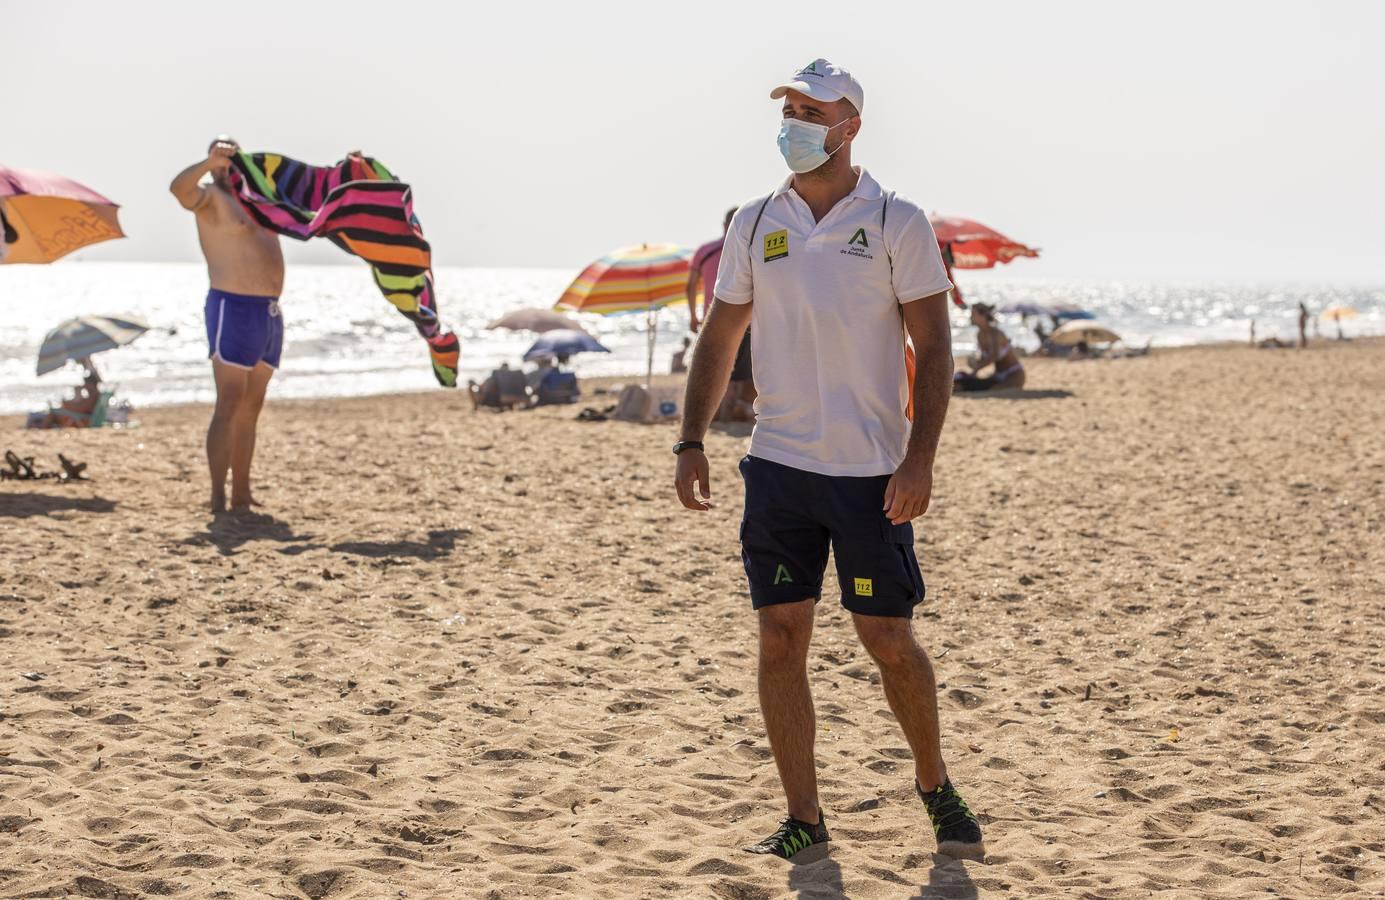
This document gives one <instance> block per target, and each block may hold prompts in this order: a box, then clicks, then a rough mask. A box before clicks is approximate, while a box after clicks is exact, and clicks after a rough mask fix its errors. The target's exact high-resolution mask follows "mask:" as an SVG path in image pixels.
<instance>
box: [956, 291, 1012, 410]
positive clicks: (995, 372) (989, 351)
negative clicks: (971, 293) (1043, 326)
mask: <svg viewBox="0 0 1385 900" xmlns="http://www.w3.org/2000/svg"><path fill="white" fill-rule="evenodd" d="M971 324H973V325H975V326H976V347H977V351H978V353H977V355H976V357H975V360H974V363H973V365H972V367H971V371H970V372H957V373H956V374H955V375H954V376H953V379H952V382H953V383H952V388H953V390H954V391H991V390H998V389H1000V388H1022V387H1024V364H1023V363H1021V362H1020V358H1019V354H1018V353H1016V352H1015V348H1014V347H1012V346H1010V339H1009V338H1007V337H1006V336H1005V332H1003V331H1001V330H1000V329H999V328H997V327H996V324H995V307H994V306H989V305H987V304H985V303H973V304H972V305H971ZM987 366H991V367H992V371H991V374H990V375H987V376H986V377H984V378H983V377H981V376H980V374H978V373H980V371H981V370H982V369H984V368H986V367H987Z"/></svg>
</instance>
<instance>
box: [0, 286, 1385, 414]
mask: <svg viewBox="0 0 1385 900" xmlns="http://www.w3.org/2000/svg"><path fill="white" fill-rule="evenodd" d="M575 274H576V273H575V272H574V271H572V270H568V269H473V268H441V269H438V270H437V271H436V273H435V277H436V283H437V290H438V306H439V310H440V312H441V315H442V319H443V321H444V322H445V324H447V325H448V326H449V327H451V328H453V329H455V330H456V332H457V335H458V337H459V338H460V339H461V345H462V357H461V373H462V375H461V377H462V380H463V383H465V380H466V379H468V378H476V379H478V380H479V379H481V378H483V377H484V376H485V375H486V373H488V372H490V371H491V370H492V369H494V368H496V367H497V366H499V365H500V364H501V363H502V362H508V363H510V364H511V365H512V366H518V365H519V364H520V357H521V356H522V355H523V353H524V351H525V350H526V349H528V347H529V345H530V343H532V341H533V339H534V335H531V334H527V333H515V332H509V331H489V330H487V329H486V324H487V323H488V322H490V321H492V320H493V319H495V318H496V317H498V316H500V315H501V314H502V313H504V312H506V311H508V310H511V309H517V308H520V307H530V306H536V307H549V306H551V305H552V304H553V302H554V301H555V300H556V299H557V298H558V296H559V295H561V294H562V292H563V289H564V288H565V287H566V286H567V284H568V283H569V282H570V281H571V279H572V278H573V276H574V275H575ZM957 280H958V282H959V283H960V284H961V286H962V288H963V290H964V293H965V296H966V298H967V300H968V301H983V302H986V303H993V304H995V305H997V306H1001V307H1004V306H1005V305H1007V304H1012V303H1039V304H1059V303H1067V304H1075V305H1077V306H1081V307H1083V308H1086V309H1089V310H1091V311H1092V312H1094V313H1095V314H1096V316H1097V320H1098V321H1099V322H1100V323H1101V324H1103V325H1105V326H1107V327H1109V328H1111V329H1113V330H1115V331H1116V332H1117V333H1119V334H1120V335H1122V337H1123V338H1124V339H1125V342H1126V343H1127V344H1129V345H1131V346H1143V345H1144V344H1145V343H1146V342H1152V343H1153V345H1154V346H1156V347H1160V346H1164V347H1167V346H1174V345H1181V344H1192V343H1203V342H1213V341H1245V340H1247V339H1248V337H1249V327H1250V321H1251V320H1252V319H1253V320H1254V321H1255V322H1256V329H1257V332H1256V333H1257V336H1258V337H1259V338H1262V339H1263V338H1266V337H1273V336H1277V337H1279V338H1281V339H1285V340H1288V339H1291V338H1293V337H1295V336H1296V335H1297V316H1298V304H1299V302H1300V301H1301V302H1303V303H1306V304H1307V305H1308V308H1309V310H1310V311H1313V312H1318V311H1321V310H1323V309H1325V308H1327V307H1330V306H1337V305H1340V306H1351V307H1354V308H1356V309H1357V310H1358V311H1359V313H1360V315H1359V316H1358V317H1357V318H1355V319H1351V320H1348V321H1347V322H1345V323H1344V330H1345V331H1346V334H1347V335H1348V336H1349V337H1350V336H1356V335H1364V334H1380V333H1385V286H1382V287H1308V286H1298V287H1293V286H1276V285H1218V284H1201V285H1199V284H1157V283H1149V282H1095V281H1055V280H1034V279H1015V278H1009V277H1005V278H993V277H989V275H988V273H967V272H960V273H958V274H957ZM206 292H207V276H206V269H205V268H204V267H203V266H202V265H201V264H196V263H108V262H65V263H59V264H57V265H52V266H4V267H0V413H18V412H24V411H27V410H31V409H42V408H43V407H44V406H45V405H46V404H47V403H48V402H50V401H56V400H58V399H59V398H60V397H61V396H62V395H63V394H64V393H65V392H66V391H67V390H68V389H69V387H70V386H71V385H72V384H75V383H77V382H78V381H79V380H80V377H79V373H78V370H77V368H76V366H75V365H71V366H69V367H68V368H67V369H64V370H62V371H59V372H54V373H51V374H49V375H45V376H42V377H40V376H38V375H36V374H35V371H34V367H35V362H36V361H37V358H38V348H39V345H40V344H41V343H42V341H43V337H44V335H45V334H46V333H47V332H48V331H49V330H50V329H52V328H53V327H54V326H56V325H57V324H58V323H60V322H62V321H63V320H65V319H68V318H70V317H72V316H77V315H85V314H103V313H107V314H117V313H133V314H135V315H138V316H140V317H142V318H144V319H145V320H146V321H148V323H149V324H150V325H151V326H152V330H151V331H150V332H148V333H147V334H145V335H144V336H143V337H141V338H140V339H139V340H137V341H136V342H135V343H134V344H132V345H131V346H129V347H125V348H121V349H119V350H114V351H110V352H107V353H103V354H101V355H100V357H99V358H98V361H97V367H98V368H99V369H100V371H101V374H102V376H103V378H105V380H106V381H107V382H108V383H110V384H113V385H115V386H116V387H117V389H118V394H119V396H120V397H122V398H124V399H126V400H129V401H130V402H131V403H133V404H134V405H135V406H136V407H148V406H156V405H166V404H173V403H188V402H207V401H210V400H212V399H213V389H212V381H211V375H210V366H209V364H208V362H207V337H206V331H205V327H204V325H203V312H202V308H203V300H204V298H205V296H206ZM281 307H282V309H283V314H284V322H285V329H286V339H285V347H284V357H283V362H282V367H281V369H280V371H279V374H278V375H276V376H275V378H274V381H273V382H272V383H271V385H270V396H271V397H333V396H350V395H359V394H379V393H390V392H395V391H425V390H431V389H434V388H435V387H436V382H435V381H434V378H433V374H432V370H431V367H430V366H429V363H428V355H427V350H426V347H425V345H424V343H423V341H422V339H421V338H419V337H418V336H417V334H416V332H415V331H414V328H413V326H412V324H410V323H409V322H408V321H407V320H405V319H404V318H403V316H401V315H399V313H397V312H396V311H395V310H394V308H393V307H392V306H390V305H389V304H388V303H387V302H386V301H385V300H384V299H383V298H382V297H381V296H380V294H379V292H378V291H377V290H376V288H375V285H374V282H373V281H372V280H371V278H370V274H369V272H368V270H367V269H366V268H365V267H364V266H363V265H351V264H347V265H333V266H305V265H295V266H290V267H289V270H288V279H287V283H286V285H285V288H284V296H283V298H282V302H281ZM577 318H578V319H579V321H580V323H581V326H582V327H583V328H585V329H586V330H588V331H589V332H591V333H592V334H593V335H595V336H596V337H597V338H598V339H599V340H600V341H601V342H602V343H603V344H604V345H605V346H606V347H608V348H609V349H610V350H611V353H609V354H598V353H588V354H583V355H581V356H578V357H576V358H574V360H573V368H574V369H575V370H576V371H577V373H578V375H579V376H600V375H615V376H623V375H631V376H635V375H642V374H643V373H644V370H645V365H646V337H645V334H646V331H645V329H646V318H645V316H644V315H639V314H637V315H625V316H609V317H600V316H579V317H577ZM952 319H953V326H954V333H953V337H954V352H955V353H956V355H957V356H958V357H959V358H960V357H962V356H964V355H965V354H966V353H968V352H970V351H971V350H972V349H973V348H974V341H973V333H974V332H973V331H972V329H970V327H969V326H968V323H967V315H966V313H965V312H962V311H960V310H954V311H953V316H952ZM1000 321H1001V327H1002V328H1004V329H1005V330H1006V332H1007V333H1008V334H1009V336H1010V337H1011V339H1012V340H1014V341H1015V342H1016V343H1017V344H1018V345H1019V346H1022V347H1033V346H1035V345H1036V344H1037V340H1036V338H1035V337H1034V335H1033V334H1032V332H1031V331H1030V330H1029V326H1030V325H1031V324H1032V321H1031V322H1024V321H1022V320H1021V319H1020V317H1019V316H1001V320H1000ZM657 324H658V332H657V344H656V350H655V371H656V372H666V371H668V367H669V361H670V357H671V355H672V354H673V352H674V351H675V350H676V349H678V347H679V346H680V345H681V343H682V339H683V337H684V336H685V335H686V334H687V333H688V332H687V324H688V315H687V311H686V309H682V308H673V309H668V310H664V311H663V312H662V313H661V314H660V315H659V317H658V320H657ZM1321 332H1322V336H1323V337H1324V338H1327V337H1335V336H1336V333H1337V332H1336V324H1335V323H1332V322H1323V323H1321Z"/></svg>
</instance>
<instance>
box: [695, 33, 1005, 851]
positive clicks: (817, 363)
mask: <svg viewBox="0 0 1385 900" xmlns="http://www.w3.org/2000/svg"><path fill="white" fill-rule="evenodd" d="M770 97H771V98H772V99H776V100H778V99H781V98H782V100H783V123H782V125H781V127H780V131H779V149H780V152H781V153H782V154H783V156H784V161H785V162H786V163H787V165H788V168H789V171H790V172H791V173H792V174H791V175H790V176H789V177H788V178H787V179H786V180H785V181H784V182H783V183H782V184H781V185H780V186H779V187H778V188H777V189H775V190H774V191H773V192H772V193H770V194H768V195H765V196H762V197H757V198H755V199H754V200H751V201H750V202H749V203H747V204H745V205H744V206H742V207H741V208H740V210H739V211H737V213H736V215H735V217H734V218H733V220H732V222H731V227H730V230H729V231H728V232H727V237H726V249H725V252H724V253H723V254H722V258H721V269H720V272H719V274H718V276H717V284H716V299H715V301H714V302H713V304H712V310H711V314H710V315H709V316H708V317H707V321H706V324H705V325H704V326H703V331H702V337H701V339H700V340H699V342H698V351H697V354H696V355H695V356H694V357H693V363H692V371H691V372H690V373H689V376H688V389H687V399H686V403H685V405H684V409H685V414H684V417H683V426H682V433H681V439H680V440H679V441H678V443H677V444H675V445H674V448H673V452H674V453H675V454H677V457H678V462H677V469H676V474H675V476H674V483H675V486H676V489H677V492H678V499H679V501H680V502H681V503H682V504H683V506H685V507H686V508H688V509H693V510H706V509H708V508H709V506H708V503H707V501H708V500H709V499H710V495H709V491H708V478H709V474H708V473H709V466H708V462H707V457H706V455H705V454H704V452H703V445H702V439H703V436H704V435H705V434H706V432H707V428H708V426H709V424H710V423H711V421H712V414H713V412H714V411H715V409H716V406H717V401H718V399H719V398H720V397H721V395H722V391H723V390H724V389H725V385H726V383H727V381H728V379H729V377H730V374H731V369H732V366H733V364H734V361H735V357H736V347H737V345H738V344H739V343H740V340H741V336H742V335H743V334H744V333H745V330H746V327H747V326H752V342H753V344H754V355H755V359H756V361H757V363H759V364H762V365H760V367H759V374H758V377H757V387H758V389H759V395H758V397H757V398H756V402H755V412H756V420H755V431H754V433H753V435H752V436H751V439H750V451H749V455H748V456H746V457H745V459H743V460H742V461H741V474H742V475H743V476H744V479H745V514H744V518H743V520H742V522H741V531H740V534H741V557H742V560H743V562H744V564H745V572H746V578H747V580H748V581H749V585H750V600H751V606H752V607H753V608H754V609H755V611H756V617H757V620H758V621H757V624H758V628H759V645H760V646H759V649H760V653H759V694H760V709H761V711H762V712H763V714H764V719H765V730H766V732H767V733H768V735H769V742H770V747H771V749H772V750H773V752H774V761H775V763H776V765H777V767H778V770H779V778H780V781H781V783H782V785H783V789H784V794H785V800H786V801H787V803H786V805H787V812H788V817H787V818H785V819H784V820H783V821H782V822H780V824H779V827H778V828H777V829H776V830H775V831H774V833H773V834H771V835H770V836H769V837H766V838H765V839H764V840H762V841H760V842H758V843H756V844H754V845H752V846H750V847H746V848H745V849H746V850H747V851H749V852H751V853H763V854H773V855H775V856H781V857H786V858H787V857H791V856H793V855H795V854H797V853H798V852H800V851H801V850H803V849H805V848H806V847H808V846H811V845H813V844H819V843H823V842H825V841H827V840H828V839H829V838H828V834H827V824H826V822H825V820H824V818H823V814H822V808H821V805H820V804H819V800H818V784H817V768H816V761H815V758H814V752H813V743H814V740H815V733H816V726H815V722H814V712H813V698H812V689H811V686H810V682H809V679H808V670H807V657H808V646H809V643H810V642H811V640H812V636H813V619H814V614H815V608H816V605H817V602H818V600H819V599H821V596H822V583H823V574H824V572H825V570H826V568H827V559H828V552H829V550H830V551H831V552H832V554H833V555H834V556H835V557H836V565H837V576H838V581H839V582H840V585H841V603H842V605H843V606H844V607H845V608H846V609H847V610H848V611H849V612H850V613H851V619H852V623H853V625H854V626H855V629H856V633H857V635H858V637H859V638H860V640H861V643H862V644H863V645H864V647H865V648H866V650H867V652H869V653H870V656H871V658H872V659H873V660H874V661H875V664H876V666H877V667H878V668H879V671H880V677H881V683H882V686H883V687H884V693H885V698H886V700H887V702H888V703H889V706H890V709H891V711H892V712H893V713H894V717H895V719H896V720H897V721H898V723H899V725H900V727H901V729H902V730H903V732H904V735H905V738H906V739H907V740H908V742H909V746H910V748H911V749H912V750H913V756H914V765H913V775H914V788H915V790H916V791H917V793H918V795H919V797H920V798H921V799H922V801H923V805H924V808H925V809H926V811H927V814H928V817H929V818H930V819H931V820H932V826H933V827H932V831H933V832H934V835H935V837H936V839H937V843H938V850H939V852H941V853H944V854H947V855H950V856H954V857H966V858H970V859H979V858H981V856H982V855H983V854H984V848H983V845H982V840H981V827H980V825H979V824H978V822H977V820H976V816H974V815H973V814H972V812H971V810H970V809H968V808H967V804H966V803H965V802H964V801H963V800H962V797H961V795H960V794H959V793H958V791H957V790H956V789H955V788H954V787H953V785H952V782H951V780H950V779H949V778H948V773H947V767H946V766H945V765H944V763H943V758H942V750H941V746H940V742H939V723H938V702H937V683H936V681H935V680H934V675H933V668H932V665H931V664H930V663H929V661H928V654H927V653H926V652H925V651H924V649H923V647H921V646H920V645H919V643H918V640H917V638H916V637H915V636H914V631H913V627H912V621H911V618H912V616H913V611H914V606H915V605H916V604H918V603H919V602H920V601H921V600H922V599H923V593H924V584H923V576H922V575H921V573H920V572H919V566H918V560H917V558H916V557H915V556H914V532H913V527H912V525H911V524H910V522H911V520H913V519H914V518H916V517H918V516H921V515H923V514H924V512H926V511H927V509H928V506H929V501H930V498H931V496H932V491H933V458H934V454H935V452H936V450H937V447H938V439H939V436H940V435H941V433H942V427H943V419H944V417H945V416H946V414H947V406H948V399H949V397H950V395H951V390H952V344H951V341H952V325H951V322H950V321H949V319H948V308H947V297H948V291H949V290H950V289H951V287H952V284H951V282H950V281H949V280H948V278H947V272H946V270H945V268H944V266H943V260H942V257H941V255H940V254H939V251H938V241H937V238H936V236H935V235H934V233H933V228H932V226H930V225H929V223H928V217H927V216H926V215H925V214H924V212H923V210H921V209H920V208H919V207H918V206H917V205H915V204H914V203H911V202H910V201H908V200H905V199H904V198H902V197H897V196H895V195H894V193H893V192H887V191H886V190H884V189H883V188H882V187H881V186H880V184H879V183H878V182H876V181H875V179H874V178H872V177H871V176H870V175H869V174H868V173H867V172H866V171H865V170H864V169H862V168H858V167H855V166H853V165H852V163H851V147H852V141H853V140H854V139H855V137H856V135H857V133H858V132H859V131H860V129H861V109H862V106H863V104H864V94H863V92H862V90H861V86H860V84H859V83H858V82H857V81H856V79H855V78H853V77H852V76H851V75H850V74H849V73H848V72H846V71H845V70H843V69H841V68H839V67H837V66H834V65H832V64H831V63H829V62H828V61H827V60H825V59H818V60H814V61H813V62H812V63H811V64H809V65H808V66H806V67H804V68H802V69H800V70H799V71H798V72H795V73H794V75H793V77H792V78H791V79H790V80H789V81H788V82H787V83H785V84H781V85H780V86H778V87H776V88H775V89H774V90H773V91H771V92H770ZM906 336H907V337H908V338H910V339H912V341H913V344H914V348H915V350H916V351H917V353H918V366H917V373H916V376H915V378H914V384H913V387H914V401H915V411H916V412H915V416H914V422H913V426H912V428H911V427H910V424H909V421H908V418H907V416H906V413H905V410H906V408H907V405H908V402H909V383H908V375H907V368H906V363H905V339H906ZM699 494H700V497H701V499H699ZM920 830H922V829H920Z"/></svg>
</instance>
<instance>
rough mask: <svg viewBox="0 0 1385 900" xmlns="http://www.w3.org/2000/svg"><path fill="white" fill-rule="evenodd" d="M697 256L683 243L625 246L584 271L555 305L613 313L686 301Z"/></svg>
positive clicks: (605, 314) (583, 310)
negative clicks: (691, 262) (690, 265)
mask: <svg viewBox="0 0 1385 900" xmlns="http://www.w3.org/2000/svg"><path fill="white" fill-rule="evenodd" d="M691 258H692V251H690V250H685V249H683V248H682V247H679V246H678V245H677V244H640V245H639V246H635V247H622V248H620V249H619V250H616V251H613V252H611V253H608V254H606V255H605V256H603V257H601V258H600V259H598V260H597V261H596V262H594V263H592V264H591V265H589V266H587V267H586V268H585V269H583V270H582V274H581V275H578V276H577V278H576V279H575V280H574V281H573V282H572V284H570V285H568V288H567V290H565V291H563V296H561V297H559V298H558V302H557V304H556V305H555V306H554V307H553V308H554V309H570V310H572V311H574V312H589V313H599V314H600V315H603V316H609V315H614V314H616V313H631V312H648V311H649V310H652V309H659V308H661V307H664V306H669V305H670V304H673V303H678V302H681V301H683V300H685V299H686V298H685V297H684V296H683V288H684V286H685V285H686V284H687V283H688V261H689V260H690V259H691Z"/></svg>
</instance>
